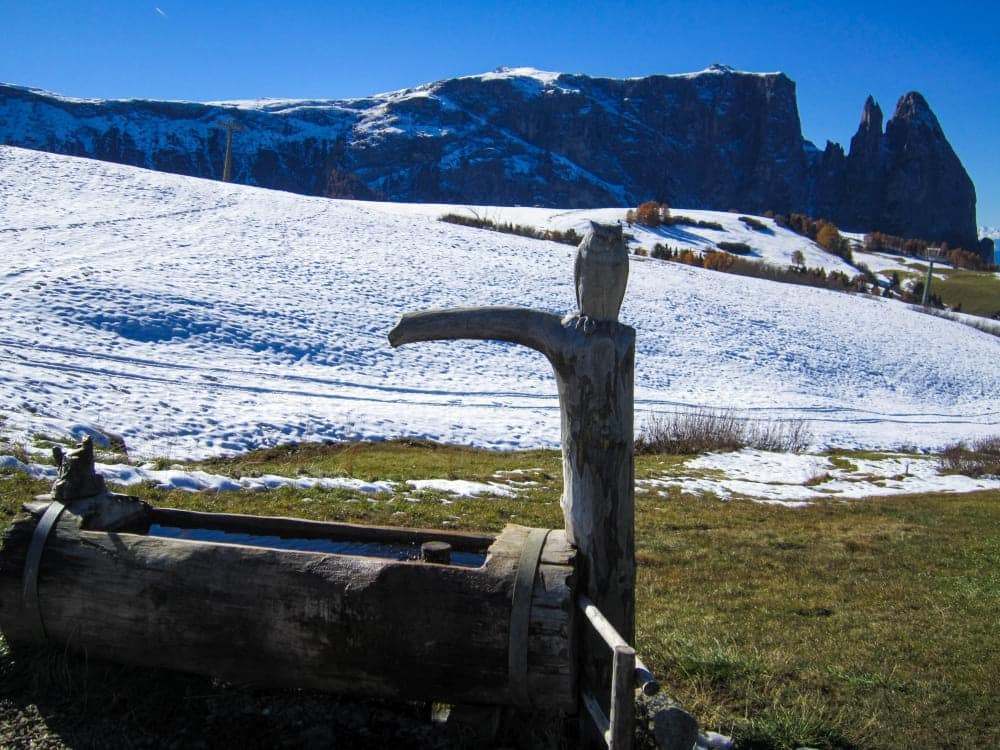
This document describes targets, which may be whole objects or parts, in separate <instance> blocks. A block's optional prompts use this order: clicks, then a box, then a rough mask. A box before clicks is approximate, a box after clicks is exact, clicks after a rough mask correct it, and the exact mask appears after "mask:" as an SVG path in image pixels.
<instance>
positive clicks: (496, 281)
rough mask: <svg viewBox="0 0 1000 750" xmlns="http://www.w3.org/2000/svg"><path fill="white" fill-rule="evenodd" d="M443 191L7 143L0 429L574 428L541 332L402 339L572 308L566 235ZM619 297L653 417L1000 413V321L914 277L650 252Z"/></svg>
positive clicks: (207, 437) (202, 441)
mask: <svg viewBox="0 0 1000 750" xmlns="http://www.w3.org/2000/svg"><path fill="white" fill-rule="evenodd" d="M446 208H447V209H451V210H454V209H455V207H454V206H450V207H443V206H427V205H416V204H393V203H376V202H361V201H344V200H329V199H324V198H316V197H305V196H301V195H295V194H291V193H285V192H278V191H272V190H265V189H261V188H255V187H247V186H242V185H232V184H223V183H219V182H214V181H209V180H203V179H195V178H190V177H182V176H177V175H170V174H164V173H158V172H152V171H147V170H143V169H137V168H133V167H126V166H121V165H115V164H108V163H104V162H98V161H93V160H87V159H79V158H73V157H66V156H55V155H51V154H46V153H41V152H37V151H29V150H22V149H17V148H10V147H0V257H2V258H3V259H4V261H3V272H2V274H0V314H2V315H3V319H4V322H5V324H4V328H3V332H2V333H0V435H2V436H3V437H4V439H5V440H7V441H14V442H16V443H20V444H25V445H29V446H30V445H31V444H32V443H33V440H34V437H35V436H42V435H44V436H49V437H52V438H63V437H67V436H73V437H77V438H78V437H80V436H82V435H83V434H87V433H93V434H98V435H99V436H100V435H107V434H116V435H120V436H121V437H122V438H123V439H124V441H125V443H126V445H127V446H128V448H129V450H130V452H131V454H132V455H133V456H140V457H141V456H160V457H166V458H171V457H173V458H178V459H180V458H184V457H193V456H205V455H211V454H218V453H223V452H228V451H238V450H243V449H246V448H251V447H255V446H261V445H272V444H275V443H279V442H284V441H296V440H332V439H340V438H359V437H360V438H382V437H392V436H401V435H417V436H422V437H428V438H434V439H438V440H445V441H455V442H461V443H471V444H476V445H483V446H494V447H504V448H513V447H521V446H537V445H547V446H554V445H557V444H558V440H559V419H558V400H557V396H556V392H555V383H554V379H553V377H552V375H551V373H550V372H549V369H548V364H547V363H546V362H545V361H544V359H543V358H542V357H541V356H540V355H538V354H536V353H534V352H532V351H529V350H527V349H523V348H520V347H515V346H510V345H501V344H496V343H490V342H468V343H456V344H419V345H412V346H407V347H403V348H401V349H399V350H393V349H392V348H390V346H389V344H388V342H387V340H386V334H387V332H388V331H389V330H390V329H391V328H392V326H393V325H394V324H395V323H396V321H397V320H398V318H399V316H400V315H401V314H402V313H404V312H407V311H415V310H421V309H426V308H433V307H449V306H469V305H498V304H499V305H525V306H530V307H535V308H540V309H545V310H550V311H553V312H557V313H563V312H567V311H570V310H572V309H573V308H574V307H575V299H574V291H573V286H572V273H573V272H572V269H573V259H574V254H575V251H574V249H573V248H572V247H569V246H566V245H561V244H556V243H553V242H546V241H540V240H533V239H528V238H524V237H518V236H512V235H505V234H499V233H494V232H486V231H482V230H477V229H472V228H467V227H461V226H456V225H453V224H449V223H445V222H441V221H439V220H438V216H440V214H441V213H443V212H444V210H445V209H446ZM470 210H475V211H477V212H478V213H480V214H490V213H491V212H492V213H493V215H494V216H496V217H498V218H501V216H502V217H506V218H511V219H515V220H517V222H518V223H523V224H533V225H535V226H551V227H562V228H575V229H576V230H577V231H580V232H581V233H582V232H583V231H584V230H585V229H586V227H587V222H588V221H589V220H590V219H591V218H598V219H601V220H605V221H607V220H614V219H622V218H624V209H603V210H598V211H593V210H587V209H580V210H556V209H512V208H506V209H500V208H490V207H475V208H474V209H470ZM680 210H683V209H678V211H680ZM685 213H694V212H688V211H685ZM704 215H705V216H711V218H713V219H715V220H718V221H719V222H720V223H724V224H725V226H726V231H728V232H731V233H733V238H734V239H737V238H738V236H739V235H737V234H736V233H737V232H739V231H741V229H742V231H749V230H747V229H746V227H744V226H743V225H742V224H741V223H740V222H738V221H737V220H736V218H735V215H731V214H723V213H719V214H712V215H709V214H704ZM673 229H677V230H681V229H685V228H681V227H674V228H671V230H673ZM772 229H773V235H767V234H765V233H757V237H756V238H755V239H754V242H755V243H756V244H755V249H756V250H757V251H758V254H759V255H760V256H761V257H763V258H769V259H771V261H772V262H774V263H777V264H784V263H788V262H790V260H791V254H792V253H793V252H794V251H795V250H797V249H798V250H802V251H804V252H808V253H809V254H810V261H809V262H810V263H813V262H819V260H820V259H821V258H824V257H825V258H830V259H831V260H830V262H831V263H839V262H840V261H839V260H837V259H832V257H831V256H825V255H824V254H823V253H822V251H820V250H819V249H818V248H816V247H815V246H812V245H811V244H809V243H808V241H806V240H804V239H803V238H801V237H798V236H795V235H791V234H790V233H786V232H785V230H782V229H780V228H778V227H773V226H772ZM685 231H686V229H685ZM699 231H701V230H699ZM712 231H714V230H704V232H706V233H708V234H706V235H705V237H704V238H703V239H705V241H708V239H709V237H710V235H711V232H712ZM664 236H665V235H664ZM664 236H660V235H653V234H651V235H650V236H649V237H643V236H640V237H639V238H638V239H639V240H640V241H647V240H648V241H650V242H651V241H653V240H655V239H660V240H662V239H664ZM667 241H668V242H671V243H681V242H690V243H695V244H696V243H697V241H698V238H697V236H695V230H693V229H692V232H691V235H690V236H687V237H679V236H675V237H667ZM868 260H870V261H872V263H871V264H872V266H873V268H874V267H875V264H874V259H868ZM883 260H884V259H883ZM886 262H888V261H886ZM622 320H623V322H625V323H627V324H629V325H631V326H633V327H635V328H636V330H637V332H638V343H637V352H636V412H637V420H636V421H637V424H639V425H641V424H642V422H643V421H644V419H645V418H646V416H647V415H649V414H653V413H664V412H671V411H676V410H678V409H683V408H686V407H697V406H710V407H733V408H736V409H738V410H740V411H741V413H745V414H747V415H748V416H755V417H763V418H776V419H789V418H792V419H796V418H803V419H807V420H809V422H810V425H811V430H812V433H813V434H814V436H815V441H816V443H817V445H837V446H855V447H890V448H891V447H893V446H897V445H900V444H906V445H913V446H918V447H937V446H940V445H942V444H944V443H946V442H949V441H953V440H957V439H960V438H968V437H972V436H976V435H985V434H992V433H996V432H997V431H998V424H1000V368H997V366H996V363H997V362H998V361H1000V338H997V337H995V336H990V335H988V334H985V333H982V332H980V331H977V330H974V329H973V328H971V327H967V326H963V325H959V324H956V323H953V322H950V321H947V320H942V319H939V318H935V317H930V316H927V315H923V314H921V313H919V312H916V311H914V310H913V309H911V308H910V307H908V306H906V305H903V304H902V303H899V302H897V301H891V300H883V299H881V298H872V297H869V296H865V295H848V294H843V293H836V292H831V291H825V290H819V289H813V288H807V287H797V286H789V285H780V284H775V283H772V282H767V281H763V280H758V279H750V278H745V277H739V276H733V275H729V274H724V273H718V272H712V271H707V270H703V269H700V268H692V267H688V266H684V265H681V264H676V263H669V262H665V261H658V260H654V259H652V258H641V257H632V259H631V276H630V281H629V289H628V292H627V295H626V298H625V304H624V307H623V311H622ZM0 452H2V445H0Z"/></svg>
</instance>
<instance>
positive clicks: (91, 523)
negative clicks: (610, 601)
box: [0, 492, 577, 713]
mask: <svg viewBox="0 0 1000 750" xmlns="http://www.w3.org/2000/svg"><path fill="white" fill-rule="evenodd" d="M25 511H26V512H25V513H23V514H22V515H20V516H19V517H18V518H17V519H16V520H15V522H14V524H13V526H12V528H11V529H10V530H9V531H8V533H7V535H6V537H5V539H4V542H3V546H2V549H0V628H2V630H3V632H4V635H5V637H6V638H7V639H8V640H9V641H10V642H12V643H15V644H16V643H20V642H48V643H50V644H53V645H55V646H57V647H59V648H69V649H72V650H75V651H78V652H84V653H87V654H89V655H91V656H95V657H99V658H106V659H111V660H114V661H119V662H125V663H130V664H139V665H145V666H151V667H164V668H169V669H177V670H181V671H187V672H193V673H200V674H206V675H213V676H218V677H222V678H224V679H228V680H232V681H239V682H250V683H258V684H267V685H281V686H291V687H304V688H312V689H319V690H326V691H331V692H341V693H352V694H355V695H368V696H375V697H388V698H403V699H418V700H428V701H430V700H433V701H440V702H446V703H471V704H492V705H517V706H521V707H523V708H545V709H554V710H558V711H562V712H567V713H571V712H573V711H574V710H575V707H576V705H577V686H576V678H577V676H576V664H577V653H576V650H577V645H576V636H575V627H574V617H575V611H576V609H575V604H574V583H575V577H574V561H575V553H574V549H573V548H572V547H571V546H570V545H569V544H568V543H567V541H566V535H565V533H564V532H563V531H561V530H552V531H549V530H542V529H529V528H526V527H523V526H514V525H509V526H507V527H506V528H505V529H504V530H503V531H501V532H500V533H499V534H497V535H495V536H493V535H485V534H468V533H460V532H441V531H424V530H418V529H401V528H380V527H371V526H356V525H350V524H338V523H319V522H313V521H305V520H300V519H293V518H263V517H257V516H245V515H232V514H213V513H196V512H191V511H182V510H173V509H168V508H156V507H152V506H150V505H148V504H147V503H145V502H142V501H140V500H139V499H137V498H133V497H127V496H123V495H116V494H111V493H107V492H104V493H102V494H100V495H97V496H95V497H91V498H83V499H76V500H67V501H66V502H65V504H64V503H62V502H60V501H59V500H55V499H53V498H51V497H48V496H46V497H42V498H39V499H37V500H36V501H35V502H33V503H28V504H26V505H25ZM422 548H423V550H424V552H423V555H422V554H421V549H422ZM428 556H430V557H435V556H436V557H437V559H439V560H441V561H442V562H428V561H427V560H425V559H424V558H426V557H428Z"/></svg>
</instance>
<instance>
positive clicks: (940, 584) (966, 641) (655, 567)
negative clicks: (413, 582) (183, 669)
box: [0, 442, 1000, 748]
mask: <svg viewBox="0 0 1000 750" xmlns="http://www.w3.org/2000/svg"><path fill="white" fill-rule="evenodd" d="M863 457H868V454H857V455H856V456H855V455H854V454H848V453H843V454H838V455H837V456H835V457H834V459H835V462H836V463H837V465H840V464H845V465H847V464H850V462H851V460H852V458H858V459H860V458H863ZM686 460H687V459H686V458H685V457H678V456H669V455H655V454H654V455H643V456H640V457H638V458H637V461H636V476H637V478H652V477H661V476H663V475H664V474H665V473H669V472H671V471H675V470H681V469H683V466H684V462H685V461H686ZM832 460H833V459H832ZM199 468H203V469H205V470H208V471H211V472H214V473H222V474H229V475H231V476H247V475H252V474H253V473H258V474H264V473H275V474H284V475H295V474H303V475H310V476H337V475H351V476H355V477H358V478H362V479H366V480H391V481H395V482H400V481H402V480H405V479H419V478H454V479H469V480H477V481H489V480H491V479H493V475H494V473H495V472H498V471H512V470H516V469H523V470H526V473H524V474H521V475H515V476H514V478H516V479H517V480H518V481H528V480H530V481H533V482H536V483H537V484H534V485H530V486H529V485H525V486H524V487H523V489H522V490H520V491H519V493H518V497H517V499H514V500H510V499H503V498H497V497H488V498H486V497H484V498H480V499H460V498H454V497H449V496H447V495H443V494H441V493H436V492H427V493H422V494H420V495H419V497H418V498H417V499H418V500H419V502H410V501H409V500H408V499H407V498H410V499H414V495H415V493H413V492H412V490H407V489H406V488H405V487H403V486H401V485H399V486H397V487H396V490H395V491H394V492H392V493H383V494H381V495H375V496H372V495H364V494H361V493H353V492H346V491H343V490H337V491H329V490H319V489H312V490H294V489H281V490H276V491H272V492H266V493H261V492H220V493H198V494H192V493H187V492H178V491H174V492H165V491H161V490H155V489H151V488H134V487H133V488H131V489H130V490H129V492H131V494H138V495H141V496H142V497H143V498H145V499H147V500H149V501H151V502H153V503H155V504H158V505H170V506H175V507H187V508H197V509H204V510H214V511H225V512H240V513H261V514H273V515H293V516H301V517H306V518H316V519H326V520H343V521H350V522H360V523H373V524H393V525H397V524H398V525H406V526H422V527H431V528H434V527H442V526H447V527H450V528H461V529H470V530H487V531H490V530H498V529H500V528H502V526H503V525H504V524H505V523H507V522H508V521H513V522H516V523H521V524H527V525H537V526H545V527H558V526H561V523H562V517H561V511H560V509H559V505H558V500H559V495H560V492H561V463H560V457H559V454H558V453H557V452H553V451H532V452H520V453H491V452H486V451H476V450H471V449H467V448H461V447H454V446H440V445H432V444H426V443H403V442H397V443H378V444H364V443H362V444H353V445H330V446H299V447H283V448H278V449H272V450H267V451H257V452H254V453H250V454H247V455H244V456H240V457H236V458H232V459H220V460H215V461H210V462H205V463H202V464H199ZM683 473H684V474H685V475H690V474H691V473H692V472H690V471H689V470H687V469H683ZM46 490H47V485H46V484H45V483H41V482H34V481H32V480H30V479H28V478H26V477H24V476H23V475H20V474H16V473H14V474H7V475H4V476H0V526H6V524H7V523H8V522H9V519H10V518H11V515H12V513H14V512H15V511H16V509H17V507H18V506H19V504H20V503H21V502H22V501H23V500H24V499H27V498H30V497H31V496H32V495H33V494H36V493H40V492H44V491H46ZM665 492H666V494H664V495H659V494H652V493H649V494H639V495H637V496H636V538H637V559H638V580H637V613H638V614H637V646H638V650H639V653H640V655H641V656H642V657H643V659H644V661H645V662H646V664H647V665H648V666H649V667H650V668H651V669H652V670H653V672H654V673H655V674H657V676H658V677H660V678H661V680H662V682H663V684H664V686H665V690H666V691H667V692H669V693H671V694H672V695H674V696H675V697H676V698H677V699H679V700H680V702H681V703H682V704H684V705H685V706H686V707H687V708H688V709H690V710H691V711H692V712H693V713H694V714H695V715H696V717H697V718H698V720H699V722H700V723H701V725H702V727H704V728H708V729H713V730H715V731H719V732H723V733H727V734H731V735H733V736H734V737H736V738H737V740H738V747H741V748H795V747H801V746H810V747H816V748H909V747H913V748H918V747H921V748H922V747H934V748H941V747H990V746H997V745H1000V693H998V691H996V690H995V688H994V685H995V681H996V675H997V674H998V673H1000V649H997V648H996V642H997V638H998V630H997V627H998V626H997V623H998V622H1000V492H980V493H972V494H967V495H959V496H955V495H947V496H945V495H917V496H907V497H894V498H872V499H867V500H862V501H850V502H844V501H841V500H831V501H828V502H826V503H819V504H816V505H813V506H811V507H808V508H802V509H796V510H789V509H786V508H776V507H773V506H766V505H758V504H755V503H751V502H743V501H731V502H719V501H717V500H715V499H712V498H711V497H710V496H703V497H696V496H691V495H682V494H681V493H680V490H679V489H678V488H672V489H669V490H666V491H665ZM8 662H9V657H7V656H3V655H0V668H2V670H5V671H0V678H3V679H5V680H6V681H7V684H5V686H4V687H5V689H4V690H2V691H0V693H3V694H7V695H14V696H15V699H16V700H17V701H20V702H21V703H23V704H27V703H31V702H32V701H34V700H42V698H44V695H43V696H42V698H39V697H38V696H39V695H41V694H42V693H44V691H45V690H51V688H45V687H44V686H42V687H39V682H40V681H41V682H45V680H44V679H42V678H40V677H38V675H37V674H36V676H35V677H34V678H32V679H27V678H26V677H25V676H24V674H23V673H22V674H21V676H20V677H19V678H18V679H17V680H13V678H11V679H10V680H8V679H7V677H4V675H10V674H12V672H11V669H10V668H9V664H8ZM4 664H7V666H3V665H4ZM40 664H41V665H42V666H41V667H39V669H41V670H42V671H43V672H44V673H46V674H48V673H49V672H52V670H53V669H55V667H53V666H52V665H51V664H48V663H47V662H44V661H43V662H40ZM46 664H47V666H46ZM57 667H58V669H63V667H61V666H59V665H58V663H57ZM36 672H37V670H36ZM133 672H134V675H133V674H132V673H133ZM56 674H57V676H58V675H59V674H62V673H61V672H59V671H58V670H57V671H56ZM98 674H99V677H95V678H94V679H95V680H96V679H99V678H100V675H101V674H103V673H98ZM114 674H115V675H117V676H118V678H122V674H126V679H136V680H140V681H141V680H150V679H156V680H161V681H162V680H164V679H166V678H151V677H149V673H147V672H142V671H140V670H123V669H119V670H118V671H117V672H115V673H114ZM128 675H132V676H131V677H128ZM46 679H48V678H46ZM58 679H62V678H58ZM58 679H57V680H56V681H57V682H58ZM66 679H70V678H66ZM72 679H73V680H77V681H78V680H79V678H76V677H74V678H72ZM100 679H103V678H100ZM50 681H51V680H50ZM166 682H167V684H168V687H169V686H170V685H174V684H175V683H174V682H172V681H171V680H170V679H166ZM74 684H75V683H74ZM89 684H90V685H91V688H90V689H91V691H92V692H96V693H99V691H98V690H97V688H96V687H94V683H93V682H91V683H89ZM178 684H181V683H178ZM182 685H183V687H182V688H177V690H181V692H182V693H183V691H188V692H192V691H193V692H194V693H195V694H197V695H199V696H200V695H201V693H199V692H198V691H206V693H205V694H206V695H213V696H216V698H212V700H213V701H216V703H213V704H212V705H213V706H215V705H217V704H218V703H221V702H222V701H223V700H224V699H225V700H226V701H231V700H233V698H232V693H231V692H228V693H227V692H225V691H223V692H222V693H221V695H222V697H218V696H219V695H220V693H219V690H220V688H218V687H217V686H216V687H211V689H210V688H209V687H206V686H205V684H203V683H197V686H196V687H192V683H190V681H182ZM141 689H142V688H141V684H137V685H136V686H135V690H137V691H138V690H141ZM170 690H174V688H173V687H171V688H170ZM84 692H85V693H86V691H84ZM160 692H161V689H160V688H157V692H156V694H157V695H159V694H160ZM226 696H229V697H226ZM216 699H217V700H216ZM123 700H124V699H123ZM170 700H171V698H170V696H166V697H164V696H162V695H160V697H159V698H158V701H159V702H160V703H161V704H167V705H170ZM177 700H181V701H183V700H186V699H184V698H177ZM88 710H89V711H90V712H97V719H95V720H100V716H101V715H103V714H102V713H101V712H102V711H105V709H104V708H102V706H101V705H100V701H99V700H97V699H96V696H95V697H92V699H91V700H90V702H89V708H88ZM108 710H110V709H108ZM137 711H138V709H137ZM139 714H142V712H141V711H140V712H139ZM137 715H138V714H137ZM142 715H144V714H142ZM2 731H3V729H2V726H0V740H2V738H3V734H2ZM0 744H2V741H0Z"/></svg>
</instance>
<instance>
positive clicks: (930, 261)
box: [920, 250, 934, 307]
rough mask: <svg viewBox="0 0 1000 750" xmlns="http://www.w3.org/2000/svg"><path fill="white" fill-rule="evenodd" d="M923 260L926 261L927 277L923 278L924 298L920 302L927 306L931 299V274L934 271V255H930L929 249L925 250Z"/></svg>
mask: <svg viewBox="0 0 1000 750" xmlns="http://www.w3.org/2000/svg"><path fill="white" fill-rule="evenodd" d="M925 260H926V261H927V278H926V279H925V280H924V298H923V299H922V300H921V301H920V304H921V305H923V306H924V307H927V305H929V304H930V301H931V275H932V274H933V272H934V256H933V255H931V253H930V250H928V251H927V254H926V256H925Z"/></svg>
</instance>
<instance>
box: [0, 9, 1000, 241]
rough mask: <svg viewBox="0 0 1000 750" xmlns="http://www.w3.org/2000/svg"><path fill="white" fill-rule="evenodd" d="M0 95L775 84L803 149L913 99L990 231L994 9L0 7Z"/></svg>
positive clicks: (997, 42) (997, 159) (995, 220)
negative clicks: (758, 77) (694, 75)
mask: <svg viewBox="0 0 1000 750" xmlns="http://www.w3.org/2000/svg"><path fill="white" fill-rule="evenodd" d="M0 19H2V28H0V81H4V82H7V83H15V84H19V85H25V86H34V87H37V88H42V89H46V90H49V91H54V92H57V93H61V94H66V95H68V96H76V97H95V98H123V97H141V98H154V99H189V100H195V101H209V100H218V99H236V98H257V97H265V96H271V97H280V98H286V97H287V98H299V97H309V98H344V97H352V96H364V95H367V94H372V93H377V92H382V91H390V90H393V89H398V88H405V87H408V86H414V85H418V84H421V83H426V82H428V81H433V80H437V79H440V78H448V77H451V76H456V75H469V74H474V73H482V72H485V71H487V70H492V69H493V68H496V67H498V66H501V65H508V66H520V65H525V66H532V67H536V68H541V69H543V70H553V71H565V72H574V73H589V74H592V75H606V76H616V77H617V76H640V75H648V74H652V73H685V72H691V71H695V70H701V69H703V68H705V67H707V66H708V65H709V64H711V63H713V62H719V63H725V64H727V65H731V66H732V67H734V68H738V69H741V70H750V71H761V72H769V71H776V70H780V71H783V72H784V73H786V74H787V75H788V76H789V77H790V78H792V79H793V80H794V81H795V82H796V84H797V89H798V101H799V114H800V116H801V119H802V126H803V133H804V135H805V136H806V137H807V138H809V139H810V140H812V141H814V142H815V143H816V144H817V145H818V146H819V147H820V148H822V147H823V145H824V144H825V142H826V141H827V140H833V141H837V142H839V143H841V144H842V145H844V146H845V148H846V147H847V146H848V144H849V142H850V138H851V136H852V135H853V134H854V131H855V130H856V129H857V126H858V122H859V120H860V117H861V108H862V105H863V104H864V101H865V98H866V97H867V96H868V95H869V94H872V95H873V96H874V97H875V98H876V100H878V102H879V103H880V104H881V106H882V109H883V110H884V111H885V114H886V118H887V119H888V118H889V117H890V116H891V115H892V112H893V110H894V109H895V105H896V101H897V99H898V98H899V97H900V96H902V95H903V94H904V93H906V92H907V91H911V90H916V91H920V92H921V93H922V94H923V95H924V96H925V97H926V98H927V101H928V102H929V103H930V105H931V108H932V109H933V110H934V112H935V113H936V114H937V116H938V119H939V120H940V121H941V125H942V127H943V128H944V131H945V134H946V135H947V136H948V139H949V140H950V142H951V144H952V146H953V147H954V148H955V151H956V152H957V153H958V155H959V157H960V158H961V160H962V162H963V163H964V164H965V167H966V169H967V170H968V171H969V174H970V175H971V177H972V179H973V182H974V183H975V185H976V191H977V194H978V204H977V207H978V215H979V217H978V218H979V223H980V224H988V225H992V226H998V227H1000V172H998V169H997V167H998V165H1000V132H998V131H1000V3H998V2H996V0H992V1H991V2H986V1H979V0H974V1H972V2H957V3H951V4H941V3H934V4H931V3H922V2H919V1H917V2H895V1H890V2H879V1H878V0H868V1H867V2H854V1H853V0H850V1H845V2H829V1H828V2H824V3H816V4H813V3H795V2H778V1H776V0H756V1H755V2H741V1H738V0H699V1H698V2H686V3H676V2H669V1H668V0H659V1H658V2H633V3H629V4H627V5H624V4H622V5H619V4H612V3H607V4H605V3H595V2H586V1H585V0H576V2H563V1H562V0H558V1H556V2H546V3H529V2H509V3H506V4H503V3H485V2H479V1H478V0H466V2H463V3H444V2H426V3H420V2H397V1H396V0H383V1H382V2H377V3H375V2H369V3H338V2H319V1H317V2H302V1H296V0H286V1H285V2H272V3H263V2H229V1H228V0H219V1H213V0H197V1H196V0H153V2H141V1H140V2H125V1H124V0H107V1H105V2H96V1H95V2H48V1H47V0H32V1H19V0H0Z"/></svg>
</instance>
